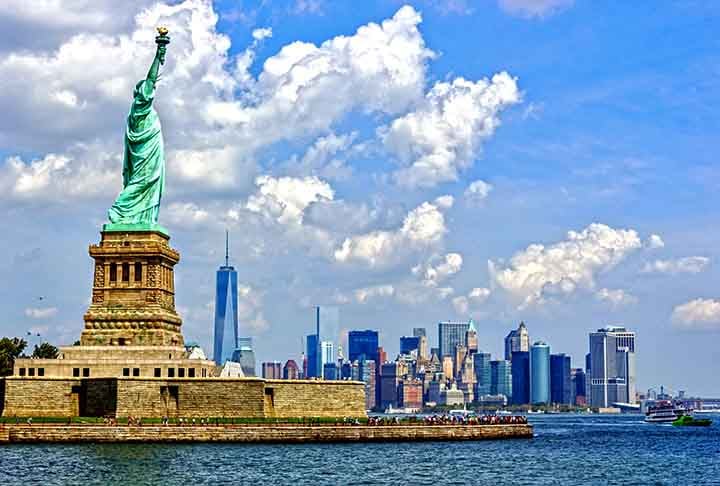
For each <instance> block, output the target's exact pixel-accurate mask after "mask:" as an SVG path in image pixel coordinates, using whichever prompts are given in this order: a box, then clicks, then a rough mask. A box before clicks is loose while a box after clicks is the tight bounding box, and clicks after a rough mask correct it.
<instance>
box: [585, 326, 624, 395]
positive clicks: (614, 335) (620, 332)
mask: <svg viewBox="0 0 720 486" xmlns="http://www.w3.org/2000/svg"><path fill="white" fill-rule="evenodd" d="M589 382H590V384H589V386H590V405H591V406H593V407H598V408H599V407H610V406H612V404H613V403H616V402H619V403H633V402H634V401H635V333H634V332H632V331H628V330H627V329H626V328H624V327H617V326H606V327H604V328H602V329H598V330H597V332H592V333H590V377H589Z"/></svg>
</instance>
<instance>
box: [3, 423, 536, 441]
mask: <svg viewBox="0 0 720 486" xmlns="http://www.w3.org/2000/svg"><path fill="white" fill-rule="evenodd" d="M532 435H533V428H532V425H527V424H523V425H432V426H431V425H384V426H364V425H359V426H333V425H322V426H297V425H271V426H268V425H264V426H252V425H242V426H219V427H215V426H210V427H200V426H196V427H191V426H187V427H178V426H142V427H128V426H115V427H110V426H93V425H78V426H72V425H5V426H0V443H6V444H7V443H38V442H54V443H77V442H142V443H149V442H160V443H182V442H237V443H243V442H245V443H309V442H403V441H461V440H491V439H516V438H531V437H532Z"/></svg>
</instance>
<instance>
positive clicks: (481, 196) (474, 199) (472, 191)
mask: <svg viewBox="0 0 720 486" xmlns="http://www.w3.org/2000/svg"><path fill="white" fill-rule="evenodd" d="M492 189H493V186H492V185H491V184H488V183H487V182H485V181H483V180H480V179H478V180H476V181H474V182H471V183H470V185H469V186H468V187H467V189H465V192H464V194H463V195H464V196H465V200H466V201H467V202H468V204H470V205H477V204H480V203H481V202H482V201H484V200H485V199H486V198H487V197H488V196H489V195H490V191H492Z"/></svg>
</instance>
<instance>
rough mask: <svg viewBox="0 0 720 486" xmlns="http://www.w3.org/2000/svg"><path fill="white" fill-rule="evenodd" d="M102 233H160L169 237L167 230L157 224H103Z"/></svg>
mask: <svg viewBox="0 0 720 486" xmlns="http://www.w3.org/2000/svg"><path fill="white" fill-rule="evenodd" d="M102 230H103V232H104V233H130V232H138V231H147V232H156V233H162V234H164V235H165V236H168V237H169V236H170V233H169V232H168V230H167V229H165V228H164V227H162V226H160V225H159V224H157V223H105V224H104V225H103V229H102Z"/></svg>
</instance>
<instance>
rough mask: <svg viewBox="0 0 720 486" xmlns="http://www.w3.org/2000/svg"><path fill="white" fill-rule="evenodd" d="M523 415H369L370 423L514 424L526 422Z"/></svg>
mask: <svg viewBox="0 0 720 486" xmlns="http://www.w3.org/2000/svg"><path fill="white" fill-rule="evenodd" d="M526 423H527V417H525V416H522V415H470V414H468V415H428V416H426V417H422V418H416V417H413V418H411V419H409V420H406V421H401V420H400V418H399V417H368V422H367V424H368V425H403V424H408V425H419V424H422V425H512V424H526Z"/></svg>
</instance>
